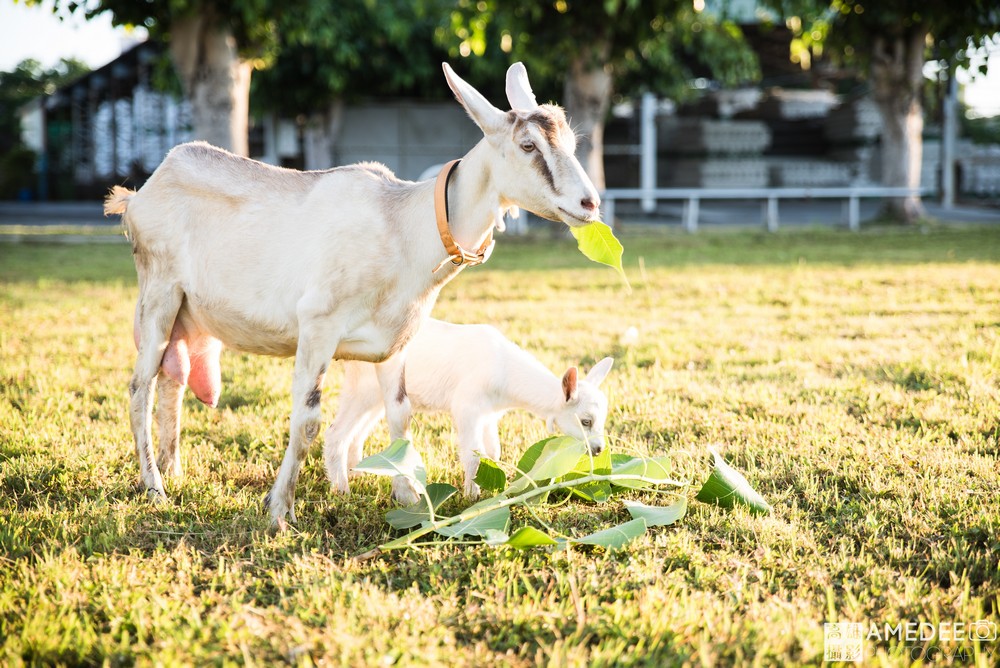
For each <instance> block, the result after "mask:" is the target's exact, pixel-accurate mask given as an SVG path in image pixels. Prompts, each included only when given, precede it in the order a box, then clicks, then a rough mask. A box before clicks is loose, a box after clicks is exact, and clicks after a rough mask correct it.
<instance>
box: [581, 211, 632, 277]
mask: <svg viewBox="0 0 1000 668" xmlns="http://www.w3.org/2000/svg"><path fill="white" fill-rule="evenodd" d="M569 231H570V232H572V233H573V236H574V237H576V242H577V246H578V247H579V248H580V252H581V253H583V254H584V255H585V256H586V257H587V259H589V260H593V261H594V262H599V263H600V264H606V265H607V266H609V267H611V268H613V269H614V270H615V271H617V272H618V274H619V275H620V276H621V277H622V280H623V281H625V287H626V288H627V289H628V291H629V292H631V291H632V286H631V285H629V282H628V276H626V275H625V269H624V268H623V267H622V252H623V251H624V250H625V249H624V248H622V245H621V242H619V241H618V239H616V238H615V234H614V232H612V231H611V228H610V227H608V226H607V225H605V224H604V223H602V222H600V221H596V220H595V221H594V222H592V223H590V224H589V225H584V226H583V227H571V228H569Z"/></svg>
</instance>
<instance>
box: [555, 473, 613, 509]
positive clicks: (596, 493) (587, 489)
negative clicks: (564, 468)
mask: <svg viewBox="0 0 1000 668" xmlns="http://www.w3.org/2000/svg"><path fill="white" fill-rule="evenodd" d="M570 475H578V474H575V473H574V474H570ZM566 478H567V479H569V476H566ZM569 491H570V493H572V494H573V495H574V496H578V497H580V498H581V499H583V500H584V501H590V502H591V503H605V502H607V500H608V499H610V498H611V483H609V482H608V481H607V480H595V481H593V482H585V483H583V484H582V485H576V486H575V487H570V488H569Z"/></svg>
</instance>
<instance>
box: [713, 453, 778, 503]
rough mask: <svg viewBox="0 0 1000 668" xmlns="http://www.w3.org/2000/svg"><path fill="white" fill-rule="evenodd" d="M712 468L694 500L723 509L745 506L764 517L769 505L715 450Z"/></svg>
mask: <svg viewBox="0 0 1000 668" xmlns="http://www.w3.org/2000/svg"><path fill="white" fill-rule="evenodd" d="M711 453H712V460H713V461H714V468H713V469H712V475H711V476H709V478H708V480H706V481H705V484H704V485H702V488H701V491H699V492H698V496H696V497H695V498H696V499H698V500H699V501H701V502H703V503H717V504H718V505H720V506H722V507H723V508H735V507H736V506H737V505H742V506H746V507H747V508H749V509H750V512H752V513H755V514H759V515H766V514H767V513H770V512H771V506H770V504H769V503H768V502H767V501H765V500H764V497H762V496H761V495H760V494H758V493H757V491H756V490H755V489H754V488H753V487H751V486H750V483H749V482H747V479H746V478H744V477H743V474H742V473H740V472H739V471H737V470H736V469H734V468H733V467H732V466H730V465H729V464H727V463H726V461H725V460H724V459H723V458H722V456H721V455H720V454H719V453H718V452H716V451H715V450H712V451H711Z"/></svg>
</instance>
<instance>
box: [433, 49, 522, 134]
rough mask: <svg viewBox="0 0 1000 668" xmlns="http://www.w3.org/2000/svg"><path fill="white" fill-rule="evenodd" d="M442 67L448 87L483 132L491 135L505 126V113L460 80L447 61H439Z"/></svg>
mask: <svg viewBox="0 0 1000 668" xmlns="http://www.w3.org/2000/svg"><path fill="white" fill-rule="evenodd" d="M441 67H442V68H443V69H444V77H445V79H447V80H448V87H449V88H451V92H453V93H454V94H455V97H456V98H458V101H459V102H461V103H462V106H463V107H465V110H466V111H467V112H468V113H469V116H470V117H471V118H472V120H473V121H475V123H476V125H478V126H479V129H480V130H482V131H483V134H486V135H491V134H494V133H496V132H499V131H500V130H501V129H503V128H504V127H505V126H506V123H507V115H506V114H504V112H502V111H500V110H499V109H497V108H496V107H494V106H493V105H492V104H490V102H489V100H487V99H486V98H485V97H483V96H482V95H481V94H480V93H479V91H478V90H476V89H475V88H473V87H472V86H470V85H469V84H467V83H466V82H465V81H463V80H462V77H460V76H458V75H457V74H455V70H453V69H451V65H449V64H448V63H441Z"/></svg>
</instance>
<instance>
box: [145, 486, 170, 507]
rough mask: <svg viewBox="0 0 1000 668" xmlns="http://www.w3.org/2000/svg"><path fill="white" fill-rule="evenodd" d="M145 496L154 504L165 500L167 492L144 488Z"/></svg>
mask: <svg viewBox="0 0 1000 668" xmlns="http://www.w3.org/2000/svg"><path fill="white" fill-rule="evenodd" d="M146 498H147V499H149V501H150V502H151V503H153V504H155V505H160V504H163V503H166V502H167V493H166V492H164V491H163V490H162V489H155V488H152V487H151V488H149V489H147V490H146Z"/></svg>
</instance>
